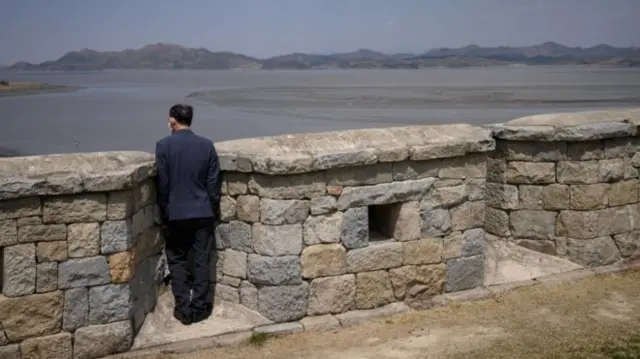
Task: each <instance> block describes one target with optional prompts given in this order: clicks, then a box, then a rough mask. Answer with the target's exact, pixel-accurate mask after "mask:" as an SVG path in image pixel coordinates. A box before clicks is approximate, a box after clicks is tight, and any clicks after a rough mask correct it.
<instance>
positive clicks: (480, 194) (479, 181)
mask: <svg viewBox="0 0 640 359" xmlns="http://www.w3.org/2000/svg"><path fill="white" fill-rule="evenodd" d="M464 185H465V187H466V191H467V197H468V199H469V200H470V201H480V200H483V199H485V193H484V192H485V187H486V185H487V180H486V179H485V178H476V179H470V180H467V181H466V182H465V184H464Z"/></svg>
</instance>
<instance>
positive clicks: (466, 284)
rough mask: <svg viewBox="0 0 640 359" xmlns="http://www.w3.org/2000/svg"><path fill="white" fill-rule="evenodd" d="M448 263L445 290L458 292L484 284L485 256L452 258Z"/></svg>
mask: <svg viewBox="0 0 640 359" xmlns="http://www.w3.org/2000/svg"><path fill="white" fill-rule="evenodd" d="M446 265H447V275H446V282H445V287H444V288H445V292H457V291H461V290H467V289H471V288H475V287H477V286H480V285H482V281H483V279H484V258H483V256H475V257H461V258H457V259H450V260H448V261H447V262H446Z"/></svg>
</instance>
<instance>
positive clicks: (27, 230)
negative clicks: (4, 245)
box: [18, 224, 67, 243]
mask: <svg viewBox="0 0 640 359" xmlns="http://www.w3.org/2000/svg"><path fill="white" fill-rule="evenodd" d="M66 239H67V226H65V225H64V224H52V225H44V224H39V225H33V226H23V227H20V228H18V242H20V243H29V242H48V241H64V240H66Z"/></svg>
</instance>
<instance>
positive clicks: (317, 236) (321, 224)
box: [304, 212, 344, 246]
mask: <svg viewBox="0 0 640 359" xmlns="http://www.w3.org/2000/svg"><path fill="white" fill-rule="evenodd" d="M343 220H344V219H343V213H342V212H333V213H331V214H326V215H318V216H310V217H308V218H307V219H306V220H305V221H304V243H305V244H306V245H308V246H310V245H314V244H321V243H338V242H340V235H341V233H342V228H343Z"/></svg>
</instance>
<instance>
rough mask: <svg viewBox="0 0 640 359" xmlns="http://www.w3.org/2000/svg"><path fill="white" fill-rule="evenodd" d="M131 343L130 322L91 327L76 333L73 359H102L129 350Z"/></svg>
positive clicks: (131, 331)
mask: <svg viewBox="0 0 640 359" xmlns="http://www.w3.org/2000/svg"><path fill="white" fill-rule="evenodd" d="M132 343H133V328H131V323H130V321H122V322H116V323H109V324H102V325H92V326H88V327H83V328H80V329H78V330H77V331H76V333H75V337H74V345H73V357H74V359H93V358H102V357H105V356H107V355H110V354H115V353H121V352H124V351H127V350H129V348H131V345H132Z"/></svg>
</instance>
